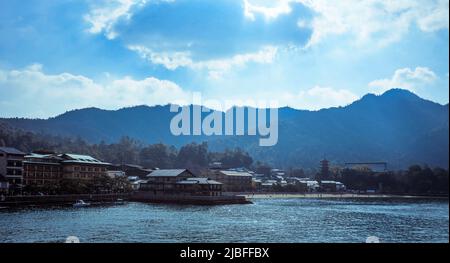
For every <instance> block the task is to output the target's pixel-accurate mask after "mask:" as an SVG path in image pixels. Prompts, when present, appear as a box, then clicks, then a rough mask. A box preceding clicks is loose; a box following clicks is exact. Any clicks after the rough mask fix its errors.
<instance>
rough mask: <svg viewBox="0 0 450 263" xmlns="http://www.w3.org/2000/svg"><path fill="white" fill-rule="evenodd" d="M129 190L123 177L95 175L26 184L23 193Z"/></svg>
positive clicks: (82, 192)
mask: <svg viewBox="0 0 450 263" xmlns="http://www.w3.org/2000/svg"><path fill="white" fill-rule="evenodd" d="M130 191H131V185H130V183H129V182H128V180H127V178H125V177H117V178H110V177H108V176H97V177H94V178H93V179H92V180H82V179H67V178H65V179H61V180H60V181H59V182H56V183H51V184H46V185H26V186H25V188H24V189H23V193H24V194H39V193H41V194H46V195H57V194H107V193H108V194H109V193H126V192H130Z"/></svg>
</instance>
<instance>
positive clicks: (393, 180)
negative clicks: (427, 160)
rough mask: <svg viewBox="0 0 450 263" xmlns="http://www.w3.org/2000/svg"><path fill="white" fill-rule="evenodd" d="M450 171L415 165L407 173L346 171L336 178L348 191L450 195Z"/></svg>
mask: <svg viewBox="0 0 450 263" xmlns="http://www.w3.org/2000/svg"><path fill="white" fill-rule="evenodd" d="M448 176H449V175H448V170H445V169H442V168H434V169H432V168H430V167H427V166H424V167H422V166H420V165H413V166H411V167H410V168H409V169H408V170H406V171H397V172H385V173H374V172H370V171H357V170H350V169H345V170H343V171H342V172H341V174H340V175H339V176H338V177H337V178H336V179H338V180H340V181H341V182H342V183H343V184H345V185H346V187H347V189H350V190H356V191H366V190H375V191H377V192H380V193H385V194H414V195H448V191H449V180H448Z"/></svg>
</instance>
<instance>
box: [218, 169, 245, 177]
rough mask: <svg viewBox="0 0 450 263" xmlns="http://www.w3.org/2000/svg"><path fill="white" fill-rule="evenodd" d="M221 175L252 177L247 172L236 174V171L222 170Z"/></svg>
mask: <svg viewBox="0 0 450 263" xmlns="http://www.w3.org/2000/svg"><path fill="white" fill-rule="evenodd" d="M220 172H221V173H223V174H225V175H228V176H250V177H252V175H251V174H250V173H248V172H237V171H229V170H222V171H220Z"/></svg>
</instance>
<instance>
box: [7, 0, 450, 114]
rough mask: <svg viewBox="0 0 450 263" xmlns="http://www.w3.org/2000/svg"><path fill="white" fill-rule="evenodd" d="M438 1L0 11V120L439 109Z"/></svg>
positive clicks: (257, 1)
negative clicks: (388, 104)
mask: <svg viewBox="0 0 450 263" xmlns="http://www.w3.org/2000/svg"><path fill="white" fill-rule="evenodd" d="M448 10H449V1H448V0H426V1H424V0H407V1H406V0H397V1H385V0H342V1H327V0H270V1H269V0H214V1H210V0H111V1H106V0H105V1H101V0H100V1H87V0H86V1H84V0H60V1H53V0H29V1H27V4H26V5H24V4H23V2H21V1H12V0H4V1H0V40H1V41H0V117H39V118H46V117H51V116H55V115H58V114H60V113H63V112H65V111H67V110H71V109H76V108H84V107H99V108H105V109H118V108H121V107H127V106H134V105H141V104H147V105H155V104H166V103H170V102H174V101H177V100H180V99H186V98H189V97H191V96H192V93H193V92H201V94H202V96H203V98H204V99H220V100H229V99H235V100H236V99H238V100H242V101H246V100H249V99H254V100H266V101H267V100H274V99H275V100H277V101H278V103H279V105H280V106H284V105H288V106H291V107H294V108H298V109H310V110H317V109H321V108H327V107H333V106H345V105H347V104H349V103H351V102H353V101H354V100H357V99H358V98H360V97H361V96H363V95H365V94H367V93H376V94H381V93H382V92H384V91H386V90H388V89H391V88H404V89H409V90H411V91H413V92H415V93H417V94H418V95H420V96H422V97H424V98H427V99H430V100H433V101H436V102H439V103H441V104H446V103H448V98H449V93H448V92H449V91H448V85H449V81H448V79H449V77H448V72H449V69H448V61H449V53H448V49H449V34H448V32H449V29H448V24H449V13H448V12H449V11H448Z"/></svg>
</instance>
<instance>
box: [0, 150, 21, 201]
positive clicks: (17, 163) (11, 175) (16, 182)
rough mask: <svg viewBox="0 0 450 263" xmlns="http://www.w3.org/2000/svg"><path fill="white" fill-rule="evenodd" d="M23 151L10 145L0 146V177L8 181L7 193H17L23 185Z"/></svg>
mask: <svg viewBox="0 0 450 263" xmlns="http://www.w3.org/2000/svg"><path fill="white" fill-rule="evenodd" d="M24 156H25V153H23V152H21V151H19V150H17V149H15V148H10V147H0V177H3V178H4V180H6V181H7V182H8V192H9V193H11V192H12V193H19V192H20V191H21V189H22V186H23V159H24Z"/></svg>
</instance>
